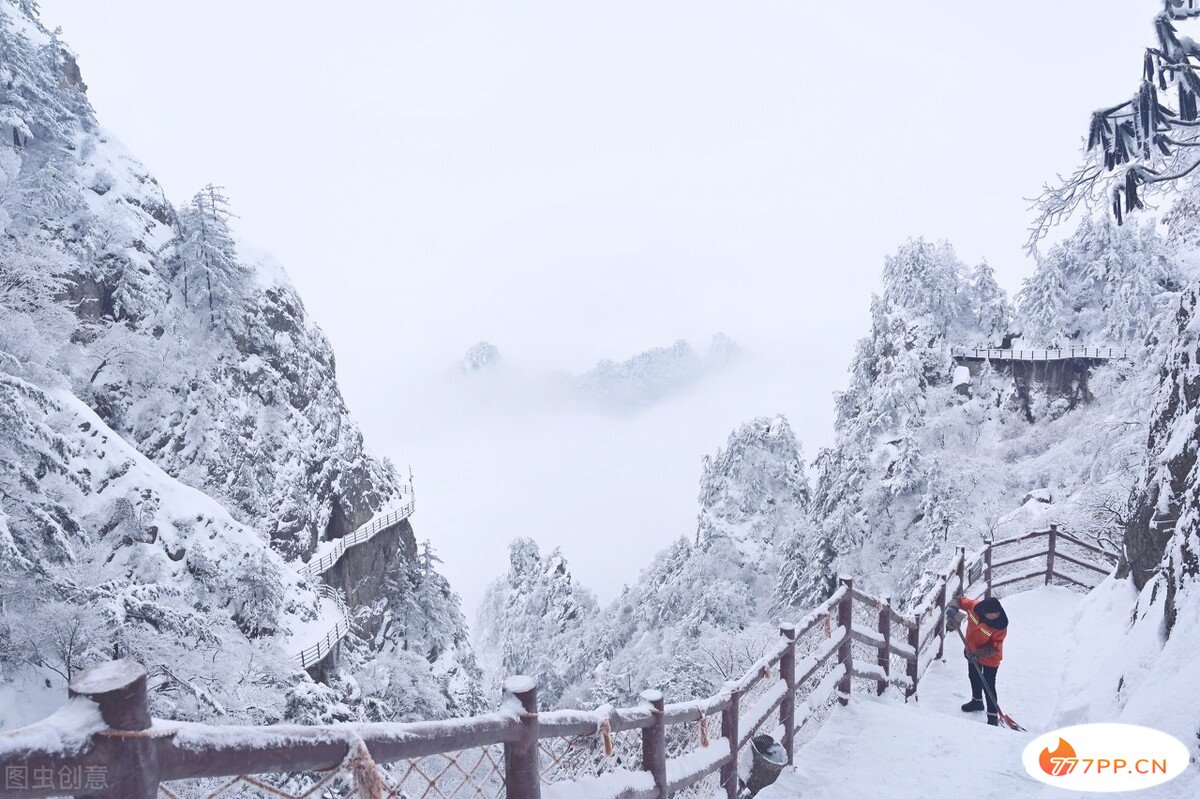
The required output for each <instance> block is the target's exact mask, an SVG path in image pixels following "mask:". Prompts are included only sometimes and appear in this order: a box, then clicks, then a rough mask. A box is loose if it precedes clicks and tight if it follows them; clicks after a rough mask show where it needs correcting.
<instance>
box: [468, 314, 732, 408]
mask: <svg viewBox="0 0 1200 799" xmlns="http://www.w3.org/2000/svg"><path fill="white" fill-rule="evenodd" d="M742 355H743V350H742V348H741V347H740V346H739V345H738V344H737V343H736V342H735V341H734V340H733V339H731V338H729V337H728V336H726V335H724V334H722V333H718V334H716V335H715V336H713V337H712V340H711V341H710V342H709V345H708V347H707V349H705V350H698V349H697V348H696V347H694V346H692V345H691V344H690V343H688V342H687V341H685V340H683V339H680V340H678V341H676V342H675V343H674V344H672V345H671V346H669V347H651V348H650V349H648V350H644V351H642V352H639V353H637V354H636V355H633V356H631V357H629V358H627V359H625V360H623V361H614V360H612V359H609V358H606V359H604V360H601V361H600V362H598V363H597V364H596V365H594V366H593V367H591V368H590V369H588V370H587V371H585V372H580V373H577V374H571V373H568V372H565V371H554V372H541V373H538V372H525V371H522V370H521V369H520V367H517V366H515V365H513V364H512V363H509V362H506V361H505V360H504V359H503V358H502V357H501V355H500V350H499V349H498V348H497V347H496V346H495V345H493V344H490V343H488V342H486V341H481V342H479V343H478V344H475V345H473V346H472V347H471V348H470V349H469V350H467V352H466V354H465V355H464V356H463V358H462V361H461V362H460V363H459V367H458V369H457V371H458V372H459V377H465V378H466V380H467V382H465V383H462V382H460V383H457V384H456V385H457V386H459V387H460V388H466V389H468V390H469V389H471V388H478V389H482V390H484V391H486V394H485V396H486V398H487V400H488V402H494V401H496V399H497V397H500V398H507V399H508V400H510V401H511V403H512V404H513V405H515V406H517V407H521V408H528V407H531V406H543V405H546V406H549V407H552V408H556V409H563V410H568V411H574V410H586V411H593V412H601V413H607V414H627V413H630V412H634V411H638V410H643V409H646V408H649V407H650V406H653V405H656V404H658V403H661V402H663V401H665V400H668V399H670V398H672V397H675V396H678V395H680V394H682V393H684V392H685V391H687V390H688V389H689V388H692V387H694V386H696V385H697V384H699V383H700V382H701V381H703V380H704V379H705V378H706V377H709V376H712V375H714V374H717V373H718V372H720V371H722V370H724V369H727V368H729V367H730V366H732V365H733V364H735V363H736V362H737V361H738V359H739V358H740V357H741V356H742Z"/></svg>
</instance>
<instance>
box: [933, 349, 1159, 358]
mask: <svg viewBox="0 0 1200 799" xmlns="http://www.w3.org/2000/svg"><path fill="white" fill-rule="evenodd" d="M1134 350H1135V348H1133V347H1083V346H1079V347H1047V348H1043V349H1019V348H1018V349H1014V348H1011V347H951V348H950V357H952V358H964V359H971V360H978V361H1068V360H1072V359H1076V358H1078V359H1080V360H1090V361H1110V360H1129V359H1130V358H1131V357H1132V353H1133V352H1134Z"/></svg>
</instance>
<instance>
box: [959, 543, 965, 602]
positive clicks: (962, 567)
mask: <svg viewBox="0 0 1200 799" xmlns="http://www.w3.org/2000/svg"><path fill="white" fill-rule="evenodd" d="M958 593H960V594H962V595H963V596H966V595H967V548H966V547H958Z"/></svg>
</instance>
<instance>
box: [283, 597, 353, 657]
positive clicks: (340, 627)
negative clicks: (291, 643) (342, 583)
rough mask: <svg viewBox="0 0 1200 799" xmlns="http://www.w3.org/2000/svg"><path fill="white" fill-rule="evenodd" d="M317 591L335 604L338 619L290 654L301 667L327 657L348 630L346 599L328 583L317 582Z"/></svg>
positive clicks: (348, 618)
mask: <svg viewBox="0 0 1200 799" xmlns="http://www.w3.org/2000/svg"><path fill="white" fill-rule="evenodd" d="M317 593H318V594H320V595H321V596H323V597H325V598H326V599H329V600H332V601H333V602H334V603H335V604H336V605H337V609H338V620H337V621H336V622H334V624H333V627H331V628H329V630H327V631H326V633H325V635H324V637H323V638H321V639H320V640H318V641H317V642H316V643H315V644H312V645H311V646H308V647H306V648H304V649H302V650H300V651H299V652H297V653H296V654H295V655H293V656H292V659H293V660H295V661H296V662H297V663H299V664H300V668H302V669H307V668H310V667H312V666H315V665H317V664H318V663H320V662H321V661H322V660H324V659H325V658H327V657H329V654H330V653H331V652H333V650H334V648H335V647H336V646H337V645H338V644H339V643H341V641H342V639H343V638H345V637H346V634H347V633H349V632H350V611H349V609H348V608H347V607H346V600H345V599H344V598H343V597H342V595H341V593H340V592H339V591H338V590H337V589H335V588H334V587H333V586H331V585H329V584H328V583H321V584H319V585H318V586H317Z"/></svg>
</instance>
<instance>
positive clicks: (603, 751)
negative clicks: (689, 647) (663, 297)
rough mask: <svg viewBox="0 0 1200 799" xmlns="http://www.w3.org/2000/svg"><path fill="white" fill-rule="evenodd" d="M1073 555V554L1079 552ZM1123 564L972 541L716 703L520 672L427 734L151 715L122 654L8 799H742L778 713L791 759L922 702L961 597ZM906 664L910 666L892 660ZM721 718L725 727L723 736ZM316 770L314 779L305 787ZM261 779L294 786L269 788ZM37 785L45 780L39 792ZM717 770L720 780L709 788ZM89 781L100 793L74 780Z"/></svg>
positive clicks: (840, 609) (32, 734) (20, 764)
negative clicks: (927, 581)
mask: <svg viewBox="0 0 1200 799" xmlns="http://www.w3.org/2000/svg"><path fill="white" fill-rule="evenodd" d="M1043 537H1044V538H1045V545H1044V547H1043V546H1042V543H1041V542H1042V539H1043ZM1031 543H1032V544H1034V545H1036V547H1037V549H1036V551H1035V553H1034V554H1033V555H1032V556H1030V557H1024V556H1020V557H1015V558H1006V559H1002V560H1000V561H998V562H997V561H996V559H995V558H994V557H993V554H994V550H997V549H1001V550H1004V549H1006V548H1010V547H1016V548H1018V549H1019V548H1020V545H1022V544H1024V545H1026V546H1028V545H1030V544H1031ZM1068 548H1074V549H1073V550H1072V554H1067V550H1068ZM1042 556H1044V557H1045V558H1046V565H1045V567H1044V568H1038V569H1037V570H1036V571H1034V572H1030V573H1028V574H1026V573H1021V574H1020V575H1018V576H1017V577H1015V578H1009V577H1005V576H1001V577H1000V578H999V579H997V576H996V575H995V574H994V571H995V570H996V569H1001V570H1002V569H1003V568H1004V567H1005V566H1007V565H1008V564H1010V563H1015V562H1018V561H1020V562H1026V561H1028V560H1030V559H1031V558H1032V557H1042ZM1076 556H1078V557H1076ZM1088 558H1091V559H1092V560H1096V559H1099V560H1101V561H1103V562H1104V563H1105V564H1106V566H1105V567H1101V566H1099V565H1097V564H1096V563H1088V562H1087V559H1088ZM1114 559H1115V555H1113V554H1112V553H1109V552H1106V551H1105V550H1104V549H1102V548H1101V547H1098V546H1096V545H1094V544H1089V543H1087V542H1085V541H1081V540H1080V539H1078V538H1076V537H1074V536H1071V535H1069V534H1067V533H1064V532H1062V531H1059V530H1057V528H1053V527H1052V528H1051V529H1050V530H1047V531H1037V532H1034V533H1030V534H1027V535H1023V536H1017V537H1015V538H1011V539H1006V540H1003V541H996V542H992V543H989V544H988V545H987V546H986V547H985V548H984V549H983V551H981V552H979V553H977V554H976V555H974V556H972V557H970V558H968V556H967V554H966V550H965V549H964V548H961V547H960V548H959V550H958V553H957V555H956V557H955V559H954V561H953V564H952V566H951V568H950V569H949V571H947V572H942V573H939V574H935V577H936V580H935V583H934V585H933V586H932V587H931V588H930V590H929V591H928V592H926V594H925V596H924V598H923V599H922V601H921V602H920V603H919V604H918V605H917V607H916V608H915V609H914V610H913V611H912V612H911V613H899V612H897V611H896V610H895V608H893V607H892V605H891V602H890V601H889V600H888V599H887V598H881V597H875V596H872V595H870V594H867V593H864V592H862V591H859V590H858V589H856V588H855V587H854V583H853V580H851V579H850V578H846V577H844V578H841V585H840V586H839V587H838V589H837V590H836V591H835V592H834V594H833V595H832V596H830V597H829V598H828V599H827V600H825V602H823V603H822V604H821V605H819V606H818V607H817V608H815V609H814V610H813V611H811V612H810V613H808V614H807V615H806V616H805V617H804V619H802V620H801V621H800V622H798V623H797V624H785V625H782V626H781V627H780V638H779V640H778V642H776V643H775V644H772V645H771V646H769V647H767V649H766V651H765V652H764V654H763V656H762V658H761V659H760V660H759V661H758V662H756V663H754V664H753V665H752V666H751V667H750V668H749V669H748V670H747V671H746V672H745V673H744V674H743V675H742V676H741V677H740V678H739V679H737V680H734V681H731V682H728V683H726V684H725V686H724V687H723V688H722V690H721V691H720V692H719V693H718V694H717V695H715V696H712V697H708V698H706V699H699V700H694V701H689V702H678V703H673V704H666V703H665V702H664V698H663V696H662V694H661V693H660V692H659V691H646V692H643V694H642V695H641V702H640V704H639V705H637V706H635V707H629V708H620V709H613V708H611V707H609V708H601V709H599V710H596V711H572V710H564V711H550V712H544V711H540V710H539V708H538V703H537V686H536V684H535V682H534V681H533V680H532V679H530V678H527V677H513V678H510V679H509V680H508V681H507V682H506V683H505V694H504V699H503V701H502V703H501V710H500V712H498V713H493V714H488V715H483V716H473V717H470V718H460V719H450V720H446V721H435V722H419V723H413V724H387V723H376V724H350V725H333V726H324V727H319V726H318V727H297V726H287V725H275V726H265V727H215V726H208V725H198V724H183V723H177V722H171V721H153V720H152V719H151V717H150V713H149V698H148V693H147V685H146V679H147V675H146V670H145V669H144V668H142V667H141V666H140V665H139V664H137V663H134V662H132V661H111V662H108V663H103V664H100V665H99V666H97V667H94V668H93V669H89V670H88V671H87V672H85V673H83V674H82V675H80V676H79V677H78V678H76V680H74V681H73V682H72V684H71V696H72V697H74V699H73V700H72V702H73V703H74V704H73V706H72V707H70V708H68V709H65V710H64V711H60V712H61V713H63V714H64V715H62V716H61V717H58V718H56V717H52V718H51V719H48V720H46V721H45V722H42V723H40V724H34V725H31V726H29V727H26V728H23V729H20V730H16V731H14V732H11V733H7V734H4V735H3V736H0V780H3V782H0V798H6V797H21V798H22V799H24V798H25V797H40V796H55V795H62V794H64V793H66V794H86V795H87V796H89V797H92V798H93V799H151V797H155V796H160V795H161V796H166V797H168V798H169V799H171V798H174V797H180V796H182V795H183V792H186V791H185V790H184V788H181V787H178V786H176V787H171V786H169V785H167V783H171V782H175V781H195V780H204V779H210V780H219V782H216V783H209V785H208V786H202V787H200V788H199V789H198V791H195V790H194V791H190V792H186V793H188V795H196V796H205V797H216V796H221V795H225V794H226V793H228V792H236V791H242V790H245V789H250V790H255V791H258V792H259V793H260V795H271V796H276V797H293V798H298V797H301V796H313V795H315V794H316V793H319V792H320V791H321V790H323V789H324V787H325V786H329V785H331V784H332V783H333V781H335V780H338V779H343V780H345V781H347V782H349V783H350V784H351V785H352V786H354V788H355V789H356V790H358V791H359V794H358V795H361V796H372V797H375V796H380V797H382V796H401V795H407V796H422V797H434V799H457V797H464V798H465V797H480V799H540V795H541V789H542V785H543V784H546V785H561V784H564V783H568V784H572V785H575V786H579V787H580V788H581V789H582V790H584V791H585V792H586V793H588V794H589V795H592V794H595V795H604V796H611V797H614V798H619V799H655V798H656V797H664V798H665V797H667V796H670V795H672V794H674V795H685V794H686V795H693V794H694V795H700V794H704V795H707V796H712V795H715V794H718V793H724V794H725V796H726V799H738V797H739V795H740V791H741V785H740V782H739V778H738V773H737V764H738V758H739V754H740V753H741V752H742V750H743V749H744V748H745V747H747V746H749V745H750V741H751V740H752V738H753V737H754V735H755V733H756V732H758V731H759V730H762V729H764V727H766V725H767V724H768V723H770V720H771V719H772V718H777V720H778V723H777V725H774V726H772V727H768V728H767V729H772V730H774V729H777V730H778V731H779V734H780V735H781V739H782V740H781V744H782V746H783V747H784V749H785V751H786V752H787V759H788V762H789V763H791V762H792V759H793V753H794V749H795V736H796V733H797V732H798V731H799V730H800V729H801V728H802V727H804V726H805V725H806V724H808V723H810V722H811V721H812V720H813V719H816V718H817V716H818V715H819V712H820V711H821V710H822V709H823V708H828V707H829V706H830V705H831V704H832V702H834V701H836V702H838V703H840V704H843V705H844V704H846V703H848V702H849V701H850V699H851V691H852V681H853V680H859V681H860V682H861V681H863V680H865V681H867V683H868V684H869V685H870V686H871V687H872V688H873V690H874V691H875V692H877V693H883V692H884V691H885V690H887V688H888V687H889V686H894V687H896V688H898V689H900V690H902V691H903V692H904V693H905V695H906V696H910V695H912V694H914V693H916V691H917V688H918V684H919V679H920V677H921V675H922V674H923V672H924V671H925V669H926V668H927V667H928V665H929V663H930V662H931V661H932V660H933V659H935V658H939V657H941V656H942V655H943V651H944V643H945V635H946V626H945V623H944V622H945V615H944V612H945V607H946V604H947V602H948V601H949V599H950V598H952V597H953V596H954V595H955V594H956V593H958V592H960V591H961V592H963V593H964V594H965V593H967V592H968V591H971V590H972V589H974V588H978V587H979V586H980V585H982V587H983V591H984V593H985V594H990V593H991V591H993V590H994V589H996V588H999V587H1001V586H1005V585H1013V584H1016V583H1017V582H1019V581H1021V580H1026V579H1037V580H1041V581H1044V582H1045V584H1050V583H1051V582H1053V581H1054V580H1055V579H1056V578H1061V579H1062V580H1064V581H1066V582H1068V583H1069V584H1071V585H1076V586H1080V587H1085V588H1086V587H1089V586H1088V581H1087V579H1086V578H1085V577H1084V576H1082V573H1074V574H1068V573H1066V572H1065V571H1062V570H1061V569H1060V565H1061V564H1063V563H1069V564H1072V565H1075V566H1077V567H1080V566H1081V567H1083V568H1084V570H1085V572H1090V573H1091V574H1093V575H1095V574H1101V575H1103V574H1106V573H1107V570H1108V566H1110V565H1111V564H1112V563H1113V561H1114ZM1093 582H1094V580H1093ZM894 633H895V635H894ZM935 644H936V646H935ZM802 653H803V657H798V656H799V655H801V654H802ZM864 653H867V654H864ZM930 655H932V657H930ZM894 660H895V661H896V662H898V664H902V665H903V668H902V671H903V674H901V673H900V671H901V669H898V668H893V667H892V664H893V661H894ZM776 670H777V673H776ZM80 702H84V703H85V704H84V705H83V706H81V705H79V704H78V703H80ZM718 716H719V719H718V718H717V717H718ZM710 718H711V719H712V720H713V722H714V725H713V726H714V727H715V728H716V729H715V730H714V732H715V735H714V736H711V737H710V735H709V728H708V719H710ZM81 720H82V721H81ZM817 723H819V721H818V722H817ZM72 724H74V725H75V726H76V727H78V726H80V725H81V724H82V725H85V726H84V728H83V729H72V728H71V725H72ZM718 725H719V726H718ZM48 731H50V732H52V733H53V734H48ZM629 735H634V736H635V739H629V737H628V736H629ZM637 739H640V740H637ZM379 764H393V765H394V768H393V769H391V770H385V769H380V768H379ZM302 772H308V773H312V772H316V773H317V776H314V777H312V778H311V780H309V782H310V784H308V785H306V786H301V787H296V785H295V783H294V781H295V780H297V779H299V778H300V776H301V773H302ZM254 775H280V776H278V777H276V778H274V782H269V781H267V779H266V778H264V777H261V776H254ZM37 778H40V779H41V780H42V782H41V783H35V782H34V781H33V780H34V779H37ZM710 778H716V779H717V782H716V784H711V785H710V784H708V783H706V782H705V781H706V780H708V779H710ZM14 779H15V781H14ZM84 779H87V780H88V783H87V785H86V787H83V786H82V783H80V784H79V785H77V781H79V780H84ZM67 780H69V781H70V785H69V786H68V785H67V784H66V781H67ZM289 780H291V781H292V782H289ZM214 786H215V787H214ZM239 795H241V794H239Z"/></svg>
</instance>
